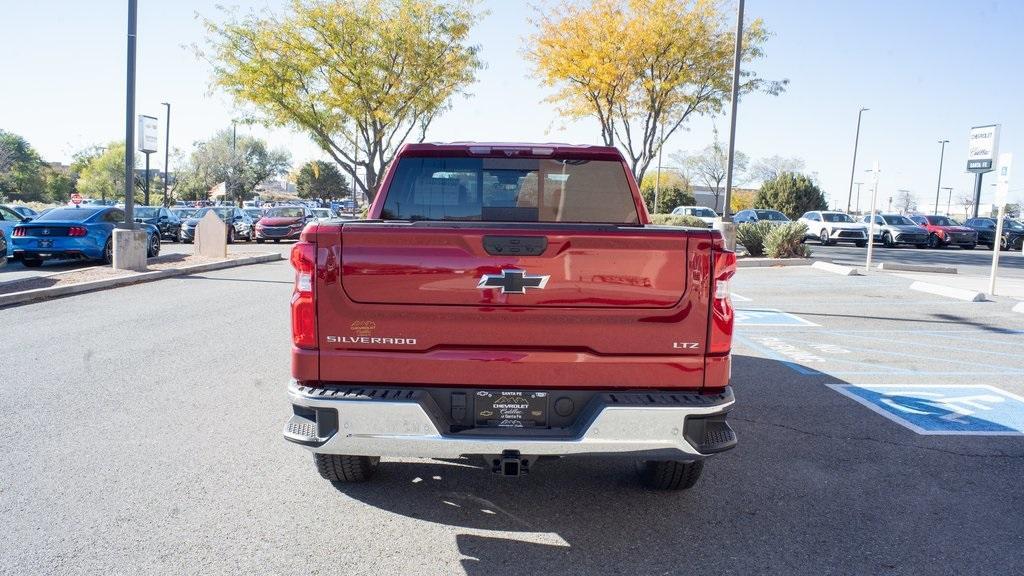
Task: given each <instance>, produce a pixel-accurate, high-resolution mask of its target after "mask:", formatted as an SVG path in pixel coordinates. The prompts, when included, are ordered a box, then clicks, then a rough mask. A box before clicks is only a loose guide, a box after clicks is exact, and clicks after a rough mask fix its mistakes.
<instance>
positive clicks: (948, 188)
mask: <svg viewBox="0 0 1024 576" xmlns="http://www.w3.org/2000/svg"><path fill="white" fill-rule="evenodd" d="M942 189H943V190H945V191H946V192H947V194H946V216H949V205H950V202H951V201H952V200H953V188H952V187H951V186H943V187H942Z"/></svg>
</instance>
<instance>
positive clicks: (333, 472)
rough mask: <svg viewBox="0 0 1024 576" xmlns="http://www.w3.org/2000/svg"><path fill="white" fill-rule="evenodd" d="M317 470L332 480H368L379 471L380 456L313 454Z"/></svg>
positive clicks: (325, 477)
mask: <svg viewBox="0 0 1024 576" xmlns="http://www.w3.org/2000/svg"><path fill="white" fill-rule="evenodd" d="M313 462H314V463H315V464H316V471H317V472H319V473H320V476H322V477H323V478H324V479H326V480H330V481H331V482H366V481H367V480H369V479H370V477H371V476H373V473H374V472H376V471H377V465H378V464H380V458H373V457H370V456H342V455H340V454H313Z"/></svg>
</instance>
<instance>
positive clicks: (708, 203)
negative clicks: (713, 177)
mask: <svg viewBox="0 0 1024 576" xmlns="http://www.w3.org/2000/svg"><path fill="white" fill-rule="evenodd" d="M690 189H691V191H692V192H693V198H694V200H696V204H697V206H703V207H705V208H711V209H712V210H714V211H715V212H718V213H719V214H721V213H722V208H723V207H724V205H725V184H724V183H723V184H722V187H721V188H720V189H719V190H720V192H721V193H720V194H719V195H718V198H717V199H716V198H715V189H714V188H712V187H710V186H691V187H690ZM758 190H759V188H736V187H734V188H733V189H732V191H733V192H755V193H756V192H757V191H758Z"/></svg>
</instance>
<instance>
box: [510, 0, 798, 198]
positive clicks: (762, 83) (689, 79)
mask: <svg viewBox="0 0 1024 576" xmlns="http://www.w3.org/2000/svg"><path fill="white" fill-rule="evenodd" d="M731 14H732V10H731V4H730V3H727V2H724V1H722V0H589V1H587V2H582V3H581V2H579V1H578V0H560V1H559V2H558V3H557V4H550V5H547V6H542V7H541V8H539V10H538V17H537V18H536V20H535V22H534V24H535V26H536V28H537V30H536V32H535V33H534V34H533V35H532V36H530V38H529V39H528V40H527V46H526V53H527V56H528V58H529V59H530V60H531V61H532V62H533V64H534V67H535V73H536V75H537V77H538V78H539V79H540V81H541V82H542V84H544V85H545V86H548V87H550V88H553V89H555V92H554V93H553V95H552V96H551V97H550V99H549V100H550V101H552V102H554V103H556V104H558V106H559V110H560V112H561V113H562V114H564V115H565V116H567V117H568V118H571V119H579V118H585V117H594V118H596V119H597V120H598V122H599V124H600V127H601V140H602V142H603V143H604V144H605V145H607V146H614V145H616V144H617V145H619V147H620V148H621V149H622V151H623V152H624V153H625V155H626V158H627V160H628V161H629V163H630V166H631V168H632V170H633V175H634V176H635V177H636V179H637V181H642V180H643V176H644V173H645V172H646V171H647V168H648V167H649V166H650V164H651V161H652V160H653V159H654V158H655V157H656V156H657V153H658V150H659V149H660V148H661V145H662V143H663V142H664V141H665V140H666V139H668V137H669V136H671V135H672V134H673V133H674V132H675V131H676V130H677V129H679V127H680V126H682V125H683V123H684V122H685V121H686V120H687V118H689V117H690V116H691V115H693V114H696V115H705V114H718V113H720V112H721V111H722V109H723V106H724V105H725V104H726V103H727V102H728V101H729V97H730V93H731V91H732V85H731V83H732V68H733V53H734V43H735V32H734V31H732V30H731V25H732V20H730V16H731ZM767 37H768V33H767V31H766V30H765V28H764V25H763V23H762V21H761V20H760V19H757V20H754V21H752V22H749V23H747V24H746V25H745V29H744V33H743V53H742V59H741V61H742V62H743V63H745V64H749V63H750V62H752V61H754V60H756V59H758V58H760V57H762V56H763V51H762V48H763V45H764V43H765V40H766V39H767ZM786 83H787V81H786V80H782V81H768V80H764V79H762V78H759V77H758V76H757V75H756V74H755V73H753V72H752V71H750V70H749V67H745V68H743V72H742V73H741V82H740V93H741V94H744V93H748V92H751V91H755V90H757V91H763V92H767V93H769V94H779V93H781V92H782V90H783V89H784V87H785V84H786Z"/></svg>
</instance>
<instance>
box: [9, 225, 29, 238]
mask: <svg viewBox="0 0 1024 576" xmlns="http://www.w3.org/2000/svg"><path fill="white" fill-rule="evenodd" d="M25 235H26V234H25V228H23V227H22V226H18V227H16V228H15V229H14V232H11V236H25Z"/></svg>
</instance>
